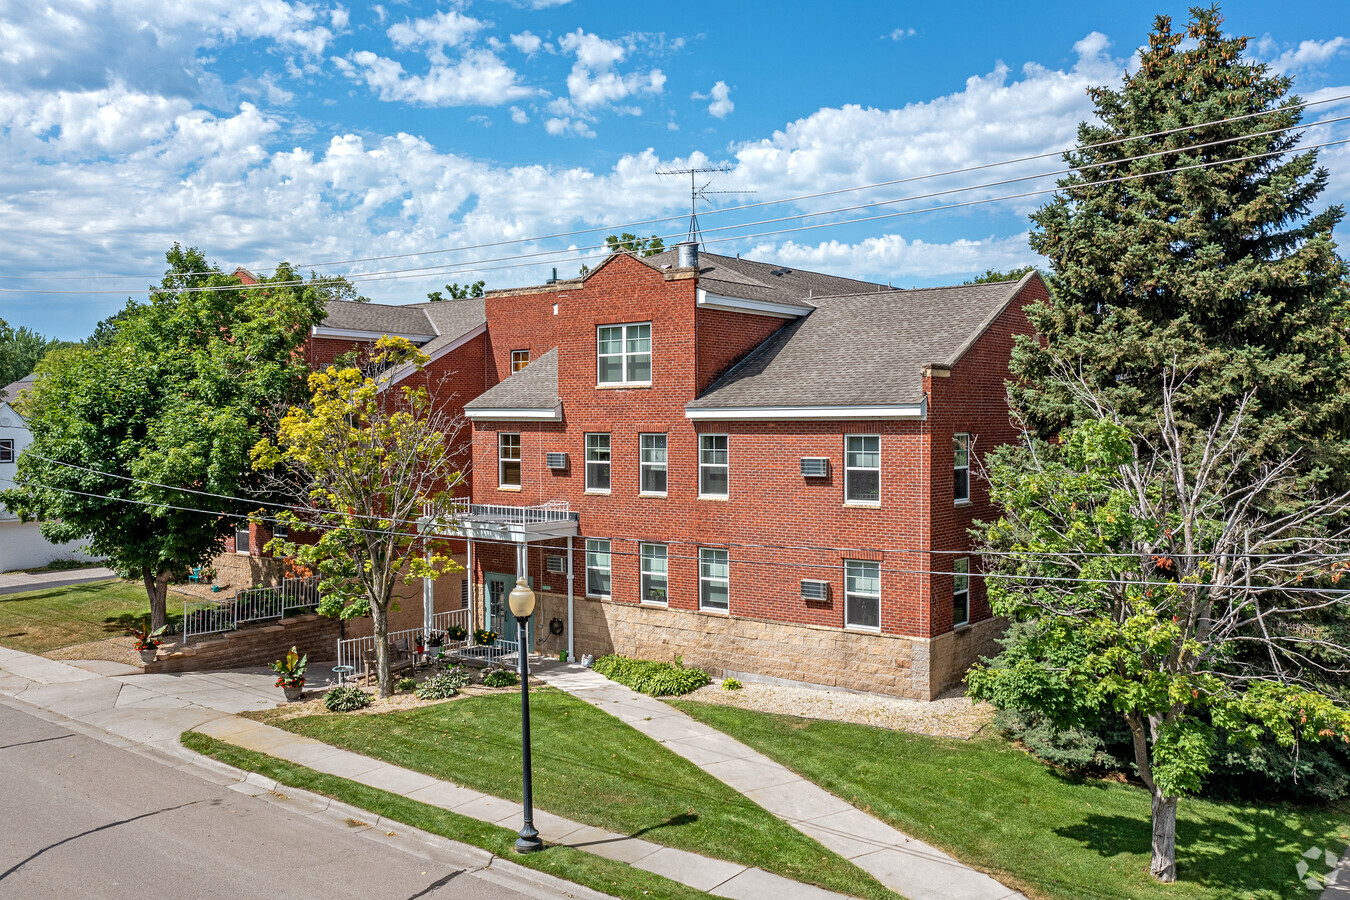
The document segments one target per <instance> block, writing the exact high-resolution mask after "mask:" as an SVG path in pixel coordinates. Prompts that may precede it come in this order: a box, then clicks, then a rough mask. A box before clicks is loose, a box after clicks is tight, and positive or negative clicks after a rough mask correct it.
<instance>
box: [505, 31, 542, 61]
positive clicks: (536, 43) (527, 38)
mask: <svg viewBox="0 0 1350 900" xmlns="http://www.w3.org/2000/svg"><path fill="white" fill-rule="evenodd" d="M511 44H512V46H514V47H515V48H516V49H517V50H519V51H520V52H521V53H524V54H525V55H526V56H534V55H535V54H536V53H538V52H539V48H540V47H542V46H543V45H544V39H543V38H541V37H540V36H539V35H537V34H534V33H533V32H529V31H522V32H521V33H520V34H513V35H511Z"/></svg>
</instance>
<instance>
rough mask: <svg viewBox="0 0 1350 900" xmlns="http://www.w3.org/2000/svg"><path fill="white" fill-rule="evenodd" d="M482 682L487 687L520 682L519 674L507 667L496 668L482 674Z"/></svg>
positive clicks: (504, 685)
mask: <svg viewBox="0 0 1350 900" xmlns="http://www.w3.org/2000/svg"><path fill="white" fill-rule="evenodd" d="M483 684H484V685H486V686H487V687H511V686H512V685H516V684H520V676H519V675H517V674H516V673H515V672H512V671H510V670H508V669H498V670H497V671H495V672H489V673H487V674H486V675H484V676H483Z"/></svg>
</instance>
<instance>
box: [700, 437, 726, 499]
mask: <svg viewBox="0 0 1350 900" xmlns="http://www.w3.org/2000/svg"><path fill="white" fill-rule="evenodd" d="M714 437H720V438H726V439H727V450H726V453H727V461H726V462H725V463H706V464H705V463H704V462H703V439H704V438H714ZM704 469H726V472H727V492H726V493H725V494H705V493H703V470H704ZM730 497H731V436H730V435H729V434H724V433H719V434H700V435H699V436H698V499H700V500H727V499H729V498H730Z"/></svg>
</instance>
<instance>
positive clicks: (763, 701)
mask: <svg viewBox="0 0 1350 900" xmlns="http://www.w3.org/2000/svg"><path fill="white" fill-rule="evenodd" d="M686 697H688V698H689V699H690V700H698V701H701V702H703V703H720V704H722V705H724V706H739V707H741V708H742V709H753V710H756V711H758V712H767V713H781V714H783V715H789V716H800V717H802V718H805V719H829V720H831V721H834V722H853V723H855V724H858V725H875V726H876V727H878V728H889V729H891V730H893V731H910V732H913V733H915V734H927V735H932V736H934V737H946V738H960V739H962V740H966V739H968V738H970V737H973V736H974V735H975V733H976V732H978V731H979V730H980V729H981V728H983V727H984V726H985V725H987V724H989V722H990V720H991V719H993V717H994V708H993V707H992V706H990V705H989V704H987V703H972V702H971V701H970V700H969V699H967V698H966V697H964V696H949V697H945V698H942V699H938V700H927V701H925V700H903V699H901V698H898V697H886V696H882V695H880V694H853V693H848V692H846V691H828V690H820V689H817V688H798V687H782V686H779V685H771V684H750V683H747V684H746V685H745V686H744V687H743V688H741V689H740V690H739V691H724V690H722V686H721V683H720V682H717V681H714V682H713V683H712V684H710V685H708V686H707V687H703V688H699V689H698V690H696V691H694V692H693V693H691V694H687V695H686Z"/></svg>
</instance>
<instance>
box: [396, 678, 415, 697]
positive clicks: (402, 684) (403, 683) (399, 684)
mask: <svg viewBox="0 0 1350 900" xmlns="http://www.w3.org/2000/svg"><path fill="white" fill-rule="evenodd" d="M415 687H417V679H416V678H410V677H408V676H407V675H404V676H403V677H402V678H400V679H399V680H398V681H395V682H394V690H395V691H397V692H399V693H400V694H401V693H403V692H404V691H411V690H412V689H413V688H415Z"/></svg>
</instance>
